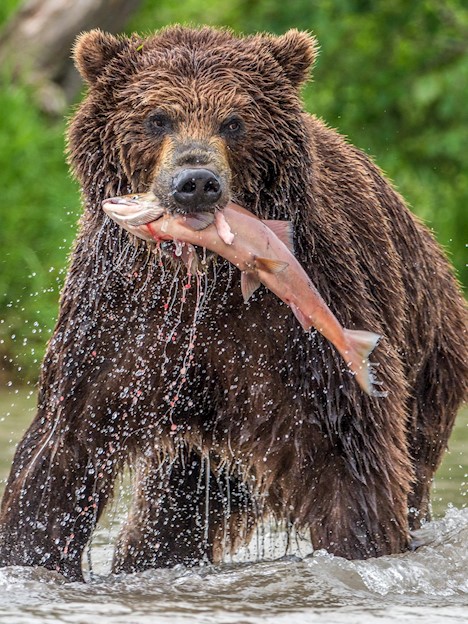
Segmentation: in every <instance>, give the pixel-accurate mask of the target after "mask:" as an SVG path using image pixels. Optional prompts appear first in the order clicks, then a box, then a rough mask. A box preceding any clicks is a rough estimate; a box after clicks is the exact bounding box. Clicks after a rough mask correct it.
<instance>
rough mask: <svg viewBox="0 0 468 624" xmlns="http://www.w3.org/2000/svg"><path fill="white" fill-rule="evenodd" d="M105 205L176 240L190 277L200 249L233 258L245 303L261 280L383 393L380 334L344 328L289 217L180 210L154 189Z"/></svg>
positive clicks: (128, 223) (129, 223)
mask: <svg viewBox="0 0 468 624" xmlns="http://www.w3.org/2000/svg"><path fill="white" fill-rule="evenodd" d="M102 207H103V209H104V211H105V212H106V213H107V214H108V215H109V216H110V217H111V218H112V219H114V221H116V222H117V223H118V224H119V225H120V226H122V227H124V228H125V229H127V230H128V231H129V232H130V233H132V234H135V235H136V236H138V237H140V238H143V239H144V240H147V241H153V242H155V243H156V244H157V245H160V244H161V243H162V242H164V241H173V243H174V244H175V246H176V251H175V254H176V256H177V255H179V256H180V259H181V260H182V261H183V263H184V264H185V266H186V267H187V272H188V273H189V275H196V274H198V273H200V271H201V270H203V267H201V266H200V258H199V255H198V253H197V248H198V247H201V248H203V249H210V250H211V251H213V252H215V253H216V254H217V255H219V256H221V257H223V258H225V259H226V260H228V261H229V262H230V263H231V264H232V265H233V266H235V267H236V268H237V269H239V271H240V272H241V289H242V294H243V297H244V301H246V302H247V301H248V300H249V298H250V297H251V295H252V294H253V293H254V292H255V291H256V290H257V288H259V286H260V285H261V284H263V285H264V286H266V287H267V288H268V290H270V291H271V292H273V293H274V294H275V295H276V296H277V297H279V299H281V300H282V301H283V302H284V303H286V304H287V305H288V306H289V307H290V308H291V310H292V312H293V314H294V315H295V316H296V318H297V320H298V321H299V323H300V324H301V325H302V327H303V329H304V330H305V331H309V330H310V329H311V328H312V327H315V329H317V330H318V331H319V332H321V333H322V334H323V335H324V336H325V338H327V339H328V340H329V341H330V342H331V343H332V344H333V345H334V346H335V348H336V349H337V350H338V352H339V353H340V354H341V356H342V357H343V359H344V360H345V362H346V364H347V366H348V367H349V368H350V370H351V371H352V373H354V375H355V376H356V381H357V382H358V383H359V385H360V386H361V388H362V389H363V390H364V391H365V392H367V393H368V394H370V395H374V396H382V395H383V393H381V392H379V391H377V390H376V388H375V385H378V382H376V381H375V379H374V377H373V371H372V364H371V363H370V362H369V360H368V356H369V354H370V353H371V351H372V350H373V349H374V347H375V346H376V344H377V342H378V340H379V338H380V336H379V335H377V334H375V333H373V332H369V331H359V330H350V329H345V328H344V327H342V326H341V324H340V323H339V321H338V319H337V318H336V317H335V315H334V314H333V313H332V311H331V310H330V309H329V307H328V306H327V304H326V303H325V301H324V300H323V299H322V297H321V295H320V293H319V292H318V290H317V289H316V287H315V286H314V284H313V283H312V281H311V280H310V278H309V276H308V275H307V273H306V271H305V270H304V268H303V267H302V266H301V264H300V263H299V262H298V260H297V259H296V258H295V256H294V243H293V232H292V227H291V224H290V223H289V222H288V221H277V220H261V219H259V218H258V217H256V216H255V215H254V214H253V213H252V212H250V211H248V210H246V209H245V208H243V207H242V206H240V205H238V204H236V203H234V202H232V201H231V202H228V204H227V205H226V206H225V207H224V208H223V209H222V210H216V209H215V211H214V213H213V212H203V211H202V212H196V213H188V214H177V213H176V214H174V213H171V212H168V211H167V210H165V209H164V208H163V207H161V206H160V204H158V202H157V199H156V197H155V196H154V195H153V194H152V193H148V194H144V195H133V196H132V195H130V196H124V197H114V198H110V199H108V200H105V201H104V202H103V205H102Z"/></svg>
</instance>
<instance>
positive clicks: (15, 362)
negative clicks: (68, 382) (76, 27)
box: [0, 78, 79, 378]
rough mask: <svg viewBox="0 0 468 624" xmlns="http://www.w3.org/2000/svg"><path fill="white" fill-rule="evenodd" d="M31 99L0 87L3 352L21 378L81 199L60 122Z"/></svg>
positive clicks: (32, 356)
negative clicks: (70, 173) (67, 161)
mask: <svg viewBox="0 0 468 624" xmlns="http://www.w3.org/2000/svg"><path fill="white" fill-rule="evenodd" d="M4 82H6V78H4ZM31 101H32V100H31V96H30V93H29V92H28V90H27V89H24V88H19V87H15V86H12V85H11V84H10V85H9V86H8V87H6V88H4V89H2V90H1V91H0V110H1V111H2V113H1V122H0V123H1V125H0V128H1V131H0V188H1V189H2V202H1V208H0V210H1V222H2V227H1V228H0V249H2V254H1V256H0V355H1V356H3V358H4V369H5V371H10V372H11V371H12V370H13V372H14V370H18V369H20V371H21V372H20V375H21V378H27V377H28V376H30V375H36V374H37V367H38V361H40V359H41V357H42V353H43V349H44V343H45V342H46V339H47V334H48V332H49V331H50V330H51V329H52V327H53V324H54V321H55V317H56V310H57V299H58V293H59V291H60V287H61V283H62V276H63V272H64V264H65V261H66V256H67V253H68V249H69V247H70V243H71V241H72V240H73V237H74V229H75V228H74V224H75V222H76V220H77V213H78V210H77V207H78V204H79V197H78V193H77V189H76V188H75V186H74V184H73V183H72V181H71V180H70V178H69V176H68V172H67V167H66V164H65V159H64V155H63V131H64V123H63V122H61V123H50V122H47V120H46V119H44V118H43V117H42V116H41V115H40V114H39V113H38V112H37V110H36V109H35V108H34V106H32V105H31Z"/></svg>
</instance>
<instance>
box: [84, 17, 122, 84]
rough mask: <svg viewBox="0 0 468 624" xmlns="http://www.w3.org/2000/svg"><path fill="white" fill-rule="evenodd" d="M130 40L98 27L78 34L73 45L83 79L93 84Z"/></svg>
mask: <svg viewBox="0 0 468 624" xmlns="http://www.w3.org/2000/svg"><path fill="white" fill-rule="evenodd" d="M128 43H129V40H127V39H125V38H118V37H114V36H113V35H110V34H109V33H105V32H103V31H102V30H99V29H98V28H97V29H95V30H90V31H89V32H84V33H81V35H78V37H77V38H76V41H75V45H74V47H73V58H74V60H75V65H76V68H77V69H78V71H79V72H80V74H81V76H82V77H83V79H84V80H85V81H86V82H87V83H88V84H89V85H92V84H94V83H95V82H96V80H97V79H98V78H99V76H100V74H101V72H102V70H103V68H104V66H105V65H107V63H109V62H110V61H111V60H112V59H113V58H114V57H115V56H116V55H117V54H118V53H119V52H121V51H122V50H124V49H125V48H126V47H128Z"/></svg>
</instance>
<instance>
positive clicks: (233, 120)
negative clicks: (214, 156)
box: [219, 115, 244, 138]
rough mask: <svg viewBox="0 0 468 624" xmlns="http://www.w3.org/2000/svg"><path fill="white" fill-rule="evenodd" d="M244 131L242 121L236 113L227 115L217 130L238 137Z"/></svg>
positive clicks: (222, 133) (227, 135)
mask: <svg viewBox="0 0 468 624" xmlns="http://www.w3.org/2000/svg"><path fill="white" fill-rule="evenodd" d="M243 131H244V123H243V121H242V119H241V118H240V117H238V116H237V115H232V116H231V117H228V118H227V119H226V120H225V121H223V123H222V124H221V126H220V129H219V132H220V134H221V135H223V136H226V137H232V138H235V137H238V136H240V135H241V134H242V133H243Z"/></svg>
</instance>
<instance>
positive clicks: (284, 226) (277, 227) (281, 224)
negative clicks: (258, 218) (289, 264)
mask: <svg viewBox="0 0 468 624" xmlns="http://www.w3.org/2000/svg"><path fill="white" fill-rule="evenodd" d="M263 223H264V224H265V225H266V226H267V228H268V229H270V230H271V231H272V232H273V234H275V236H277V237H278V238H279V239H280V241H281V242H282V243H284V244H285V245H286V247H287V248H288V249H289V251H290V252H291V253H294V237H293V228H292V223H291V221H278V220H276V219H266V220H265V221H263Z"/></svg>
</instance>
